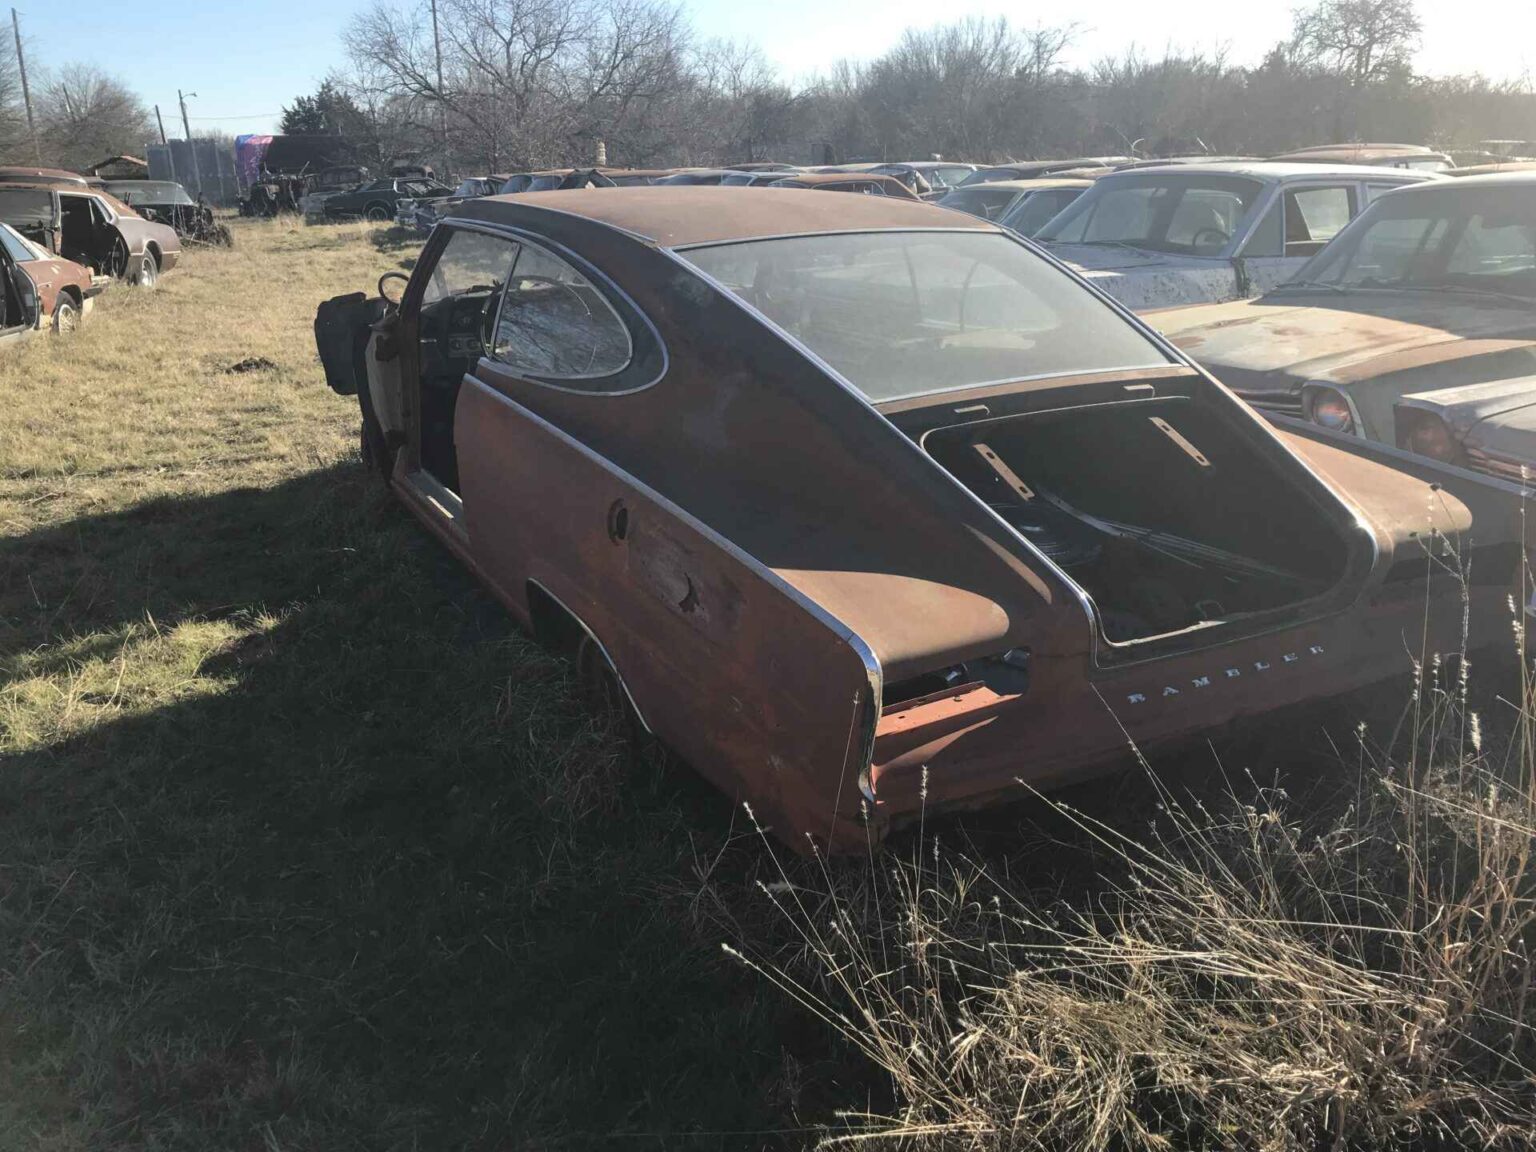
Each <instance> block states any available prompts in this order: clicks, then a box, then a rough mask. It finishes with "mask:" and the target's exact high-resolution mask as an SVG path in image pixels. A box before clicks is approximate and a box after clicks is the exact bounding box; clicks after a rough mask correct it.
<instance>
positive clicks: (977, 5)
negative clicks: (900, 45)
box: [20, 0, 1536, 135]
mask: <svg viewBox="0 0 1536 1152" xmlns="http://www.w3.org/2000/svg"><path fill="white" fill-rule="evenodd" d="M1298 2H1299V0H1298ZM362 3H363V0H341V2H334V0H310V2H305V0H264V2H263V3H260V4H252V3H249V0H240V2H236V0H199V2H198V3H196V4H195V5H192V6H188V5H184V4H170V5H165V6H162V7H159V8H157V7H156V6H154V5H144V4H125V3H122V2H121V0H114V2H113V3H110V4H108V3H100V2H97V0H84V2H81V0H76V2H74V3H69V4H48V5H42V4H38V5H36V6H35V7H22V8H20V11H21V21H22V32H23V34H24V36H25V38H26V43H27V52H28V63H29V65H30V66H31V67H32V68H33V69H34V70H37V69H41V68H45V67H47V66H48V65H50V64H62V63H66V62H69V61H76V60H79V61H85V62H89V63H93V64H97V65H100V66H101V67H103V68H105V69H107V70H108V71H111V72H114V73H116V74H117V75H119V76H121V77H122V78H123V79H124V80H125V81H127V82H128V83H129V84H130V85H132V86H134V87H135V88H137V89H138V91H139V93H140V94H141V95H142V96H143V97H144V99H145V100H146V101H148V102H149V103H151V104H159V105H160V110H161V112H162V113H163V114H164V116H165V121H166V131H167V132H168V133H170V134H171V135H179V134H180V131H181V129H180V121H179V113H178V111H177V108H176V90H177V89H178V88H180V89H182V90H183V91H186V92H196V93H197V96H196V97H195V98H190V99H189V100H188V101H187V110H188V112H189V113H190V115H191V116H192V127H193V130H194V131H197V130H200V129H209V128H219V129H223V130H225V131H228V132H233V133H240V132H262V131H271V130H272V129H273V128H274V126H275V125H276V122H277V116H278V113H279V110H280V109H281V108H282V106H283V105H284V104H287V103H290V102H291V101H292V100H293V98H294V97H295V96H296V95H299V94H301V93H305V92H309V91H312V90H313V89H314V87H315V85H316V84H317V83H318V82H319V81H320V79H321V78H322V77H323V76H324V75H325V73H326V72H327V71H328V70H329V69H330V68H331V67H333V66H334V65H336V64H339V63H340V62H341V58H342V52H341V43H340V33H341V29H342V27H343V26H344V25H345V24H346V22H347V19H348V17H349V16H350V15H351V14H352V13H353V12H354V11H356V10H357V9H358V8H359V7H360V6H361V5H362ZM684 6H685V7H686V8H687V9H688V11H689V13H690V15H691V17H692V20H693V24H694V27H695V29H696V30H697V31H698V33H699V34H700V35H702V36H706V37H711V36H721V37H731V38H734V39H738V40H756V41H757V42H758V43H759V44H760V45H761V46H762V48H763V50H764V51H765V52H766V53H767V54H768V56H769V58H770V59H771V60H773V61H774V62H775V63H777V64H778V65H779V66H780V67H781V68H783V69H784V71H785V72H786V73H787V74H789V75H792V76H797V77H803V76H808V75H812V74H814V73H816V72H817V71H821V70H824V69H825V68H826V67H827V66H828V65H829V64H831V63H832V62H833V61H835V60H837V59H838V58H840V57H843V56H852V57H866V56H872V55H875V54H878V53H879V52H880V51H881V50H882V49H884V48H886V47H888V46H889V45H890V44H891V43H892V41H894V40H895V39H896V37H897V36H899V35H900V33H901V30H902V29H903V28H904V27H907V26H909V25H916V26H927V25H930V24H933V23H935V22H936V21H940V20H950V19H955V18H958V17H960V16H962V15H966V14H968V13H973V12H974V13H978V14H982V15H999V14H1006V15H1007V16H1009V18H1010V19H1012V20H1014V21H1016V22H1022V23H1025V24H1033V23H1035V22H1036V19H1037V18H1038V19H1042V20H1044V21H1046V22H1050V21H1051V17H1052V15H1053V13H1054V12H1062V13H1071V14H1072V18H1073V19H1075V20H1076V22H1077V23H1078V24H1079V26H1080V27H1079V30H1078V33H1077V36H1076V39H1075V42H1074V45H1073V47H1072V49H1071V51H1070V58H1069V62H1071V63H1082V64H1086V63H1088V62H1090V61H1092V60H1093V59H1095V58H1097V57H1098V56H1101V55H1104V54H1106V53H1113V52H1119V51H1122V50H1123V49H1125V48H1126V47H1128V46H1129V45H1131V44H1135V45H1137V46H1138V47H1140V48H1141V49H1143V50H1144V51H1149V52H1161V51H1162V49H1163V48H1164V47H1165V46H1167V45H1169V44H1172V45H1174V46H1178V47H1184V48H1200V49H1203V50H1206V51H1210V50H1213V49H1220V48H1225V49H1226V50H1227V51H1228V54H1229V56H1230V57H1231V58H1232V59H1234V60H1237V61H1242V62H1246V61H1250V60H1254V59H1257V58H1258V56H1259V55H1261V54H1262V53H1263V51H1264V49H1265V48H1266V47H1268V45H1270V44H1271V43H1273V42H1274V41H1275V40H1277V39H1280V38H1281V37H1282V36H1284V35H1285V33H1286V31H1287V29H1288V28H1289V26H1290V19H1291V16H1290V12H1291V8H1292V7H1293V3H1292V0H1278V2H1277V0H1180V2H1179V3H1177V4H1172V5H1162V4H1149V3H1146V0H1093V2H1091V3H1088V4H1084V5H1080V6H1079V5H1057V6H1052V5H1041V6H1038V7H1031V8H1023V7H1022V6H1020V5H1018V4H1009V3H1006V2H998V0H960V3H957V4H947V5H943V6H935V5H934V4H933V3H932V0H777V2H775V3H746V2H742V0H684ZM1419 11H1420V14H1421V16H1422V18H1423V20H1424V25H1425V35H1424V49H1423V51H1422V52H1421V54H1420V56H1419V66H1420V68H1421V69H1422V70H1423V71H1426V72H1430V73H1447V72H1463V71H1473V70H1479V69H1480V70H1482V71H1483V72H1484V73H1486V74H1488V75H1491V76H1499V77H1513V76H1520V75H1523V74H1526V73H1527V72H1529V73H1531V74H1536V3H1532V2H1531V0H1521V2H1518V3H1501V2H1498V0H1464V2H1460V3H1458V2H1456V0H1420V4H1419ZM1238 13H1241V15H1242V20H1241V22H1238V21H1235V20H1234V19H1233V17H1234V15H1235V14H1238ZM82 32H84V33H85V36H83V37H82ZM173 121H174V122H175V124H174V126H173Z"/></svg>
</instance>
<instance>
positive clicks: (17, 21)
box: [11, 8, 43, 164]
mask: <svg viewBox="0 0 1536 1152" xmlns="http://www.w3.org/2000/svg"><path fill="white" fill-rule="evenodd" d="M11 29H12V31H14V32H15V33H16V67H17V68H18V69H19V70H20V72H21V98H22V100H23V101H25V102H26V105H27V131H28V132H29V133H31V135H32V151H33V153H34V154H35V155H36V156H37V162H38V163H39V164H41V163H42V162H43V146H42V145H41V144H39V143H38V142H37V123H36V121H34V120H33V119H32V89H30V88H28V87H27V58H26V56H25V54H24V53H23V52H22V50H21V17H19V16H17V15H16V9H14V8H12V9H11Z"/></svg>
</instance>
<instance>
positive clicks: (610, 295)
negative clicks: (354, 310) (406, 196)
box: [400, 219, 670, 398]
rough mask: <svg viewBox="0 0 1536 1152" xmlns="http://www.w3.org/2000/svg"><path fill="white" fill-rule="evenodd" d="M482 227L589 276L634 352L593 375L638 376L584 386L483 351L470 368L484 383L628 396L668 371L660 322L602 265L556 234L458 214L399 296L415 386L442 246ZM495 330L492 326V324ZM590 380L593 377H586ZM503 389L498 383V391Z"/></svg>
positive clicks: (437, 237)
mask: <svg viewBox="0 0 1536 1152" xmlns="http://www.w3.org/2000/svg"><path fill="white" fill-rule="evenodd" d="M463 231H469V232H483V233H485V234H486V235H489V236H494V237H496V238H498V239H501V240H506V241H509V242H510V243H512V244H516V245H524V246H526V247H530V248H537V249H542V250H543V251H544V252H545V253H546V254H547V255H550V256H553V257H554V258H555V259H557V260H562V261H564V262H565V263H566V264H569V265H570V266H571V267H572V268H574V269H575V270H576V271H578V272H580V273H581V274H582V275H583V276H584V277H586V279H587V282H588V283H589V284H591V285H592V287H593V289H594V290H595V291H596V292H597V293H598V294H599V295H600V296H601V297H602V298H603V300H604V301H605V302H606V303H607V305H608V307H609V308H610V309H612V311H613V313H614V315H616V316H617V317H618V319H619V322H620V323H621V324H622V325H624V327H625V329H626V330H627V332H628V334H629V343H630V354H629V360H628V362H627V363H626V364H625V365H624V367H623V368H621V369H619V371H617V372H615V373H612V374H610V375H608V376H603V377H594V378H593V379H602V380H615V379H618V378H622V377H624V376H626V375H629V376H633V377H634V378H635V380H634V382H632V383H631V382H626V383H625V386H624V387H621V388H608V389H598V388H582V387H575V386H573V382H572V381H561V380H560V379H558V378H547V379H546V378H544V377H539V376H533V375H531V374H529V373H525V372H522V371H520V370H518V368H517V367H516V365H513V364H508V363H506V362H505V361H503V360H498V359H496V358H495V357H494V356H492V355H490V353H489V351H486V352H485V353H483V354H482V355H481V356H480V357H479V359H478V360H477V361H476V367H475V369H474V370H473V371H472V375H474V376H475V378H476V379H477V380H479V381H480V382H481V383H482V384H486V385H489V386H491V387H493V388H498V381H499V380H505V379H510V380H517V381H521V382H524V383H527V384H529V385H532V386H535V387H539V388H548V389H550V390H551V391H554V392H564V393H567V394H569V395H573V396H592V397H598V398H601V397H609V396H629V395H632V394H634V393H636V392H642V391H644V390H645V389H647V388H652V387H654V386H655V385H657V384H658V383H660V382H661V380H662V379H663V378H664V377H665V376H666V374H667V368H668V366H669V363H670V359H669V356H668V353H667V346H666V344H665V342H664V341H663V340H662V338H661V333H660V332H659V331H658V330H657V328H656V325H655V324H653V323H652V322H651V319H650V317H649V316H647V315H646V314H645V311H644V309H642V308H641V307H640V306H639V305H638V304H637V303H636V302H635V301H634V299H633V298H632V297H631V296H630V295H629V293H627V292H625V291H624V289H622V288H620V287H619V286H618V285H617V284H615V283H614V282H613V280H612V279H610V278H609V277H608V276H607V275H605V274H604V273H603V272H602V271H601V270H599V269H598V268H597V267H596V266H595V265H593V264H592V262H591V261H589V260H587V259H585V258H584V257H583V256H581V255H580V254H579V253H576V252H573V251H572V250H571V249H569V248H567V247H566V246H565V245H564V244H561V243H560V242H559V241H557V240H553V239H551V238H550V237H548V236H544V235H542V234H540V233H537V232H534V231H531V230H529V229H526V228H519V227H516V226H513V225H506V224H488V223H485V222H483V221H479V220H464V219H455V220H452V221H450V222H445V223H444V224H442V225H439V227H438V228H437V230H436V231H435V232H434V233H433V236H432V238H431V239H430V240H429V241H428V242H427V247H426V248H425V249H424V250H423V251H422V256H421V260H420V262H419V263H418V264H417V266H416V269H415V271H414V272H413V273H412V276H411V282H410V283H409V284H408V285H407V286H406V290H405V292H404V294H403V295H402V297H401V301H400V308H401V312H402V314H405V313H407V312H408V313H409V315H410V316H411V318H412V321H411V324H412V331H411V332H410V333H409V340H407V339H406V336H407V333H405V332H403V331H402V332H401V343H402V347H410V348H411V350H412V351H411V355H412V357H413V362H412V363H410V364H408V365H405V366H404V367H406V368H407V369H408V371H409V373H410V375H409V379H410V380H411V381H413V386H414V387H417V388H419V387H420V380H421V364H420V361H419V359H418V358H416V353H415V345H414V341H415V340H417V339H419V331H417V324H418V320H417V319H416V318H417V317H419V315H420V311H421V303H422V298H423V297H424V296H425V294H426V290H427V285H428V284H429V283H430V282H431V278H432V273H433V272H434V271H435V270H436V268H437V264H438V261H439V260H440V259H441V258H442V255H443V251H444V249H446V248H447V246H448V242H449V241H450V240H451V239H452V237H453V234H454V233H455V232H463ZM505 302H506V292H505V288H503V291H502V296H501V299H500V300H499V301H498V302H497V305H496V318H495V325H496V326H498V327H499V326H500V323H501V309H502V306H503V305H504V304H505ZM493 330H494V329H493ZM587 382H590V381H587ZM500 390H503V389H500V388H498V391H500Z"/></svg>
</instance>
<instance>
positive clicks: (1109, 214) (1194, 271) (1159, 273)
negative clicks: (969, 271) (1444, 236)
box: [1035, 162, 1431, 312]
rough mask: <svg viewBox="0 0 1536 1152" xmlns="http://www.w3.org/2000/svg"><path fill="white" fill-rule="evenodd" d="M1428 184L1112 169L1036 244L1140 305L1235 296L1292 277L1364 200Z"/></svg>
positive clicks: (1311, 174) (1305, 172)
mask: <svg viewBox="0 0 1536 1152" xmlns="http://www.w3.org/2000/svg"><path fill="white" fill-rule="evenodd" d="M1428 179H1431V177H1430V175H1429V174H1427V173H1419V172H1406V171H1395V170H1390V169H1379V168H1345V167H1327V166H1324V165H1314V164H1272V163H1267V162H1255V163H1243V164H1181V165H1174V166H1170V167H1166V168H1141V169H1133V170H1131V171H1128V172H1111V173H1109V174H1108V175H1107V176H1101V177H1100V178H1099V179H1098V180H1096V181H1095V182H1094V186H1093V187H1092V188H1090V189H1089V190H1088V191H1087V192H1084V193H1083V194H1082V195H1081V196H1080V197H1078V199H1077V200H1076V201H1074V202H1073V203H1072V205H1071V206H1070V207H1069V208H1067V209H1066V210H1065V211H1064V212H1062V213H1061V215H1060V216H1057V217H1056V218H1055V219H1054V220H1052V221H1051V222H1050V223H1049V224H1047V225H1045V227H1043V228H1041V229H1040V230H1039V231H1038V232H1036V233H1035V239H1036V240H1038V241H1040V242H1041V243H1043V244H1045V245H1046V246H1047V247H1048V248H1049V249H1050V250H1051V253H1052V255H1054V256H1056V257H1057V258H1058V259H1061V260H1065V261H1066V262H1067V263H1068V264H1071V265H1072V266H1073V267H1074V268H1076V269H1078V270H1079V271H1081V272H1083V273H1084V274H1085V275H1087V277H1088V278H1089V279H1090V280H1092V281H1093V283H1094V284H1095V285H1097V286H1098V287H1099V288H1101V289H1103V290H1104V291H1105V292H1108V293H1109V294H1110V295H1111V296H1113V297H1114V298H1115V299H1116V300H1119V301H1120V302H1121V303H1122V304H1124V305H1126V306H1127V307H1128V308H1131V309H1133V310H1135V311H1138V312H1139V311H1143V310H1145V309H1149V308H1167V307H1172V306H1174V305H1177V304H1209V303H1216V302H1218V301H1222V300H1241V299H1243V298H1245V297H1248V296H1257V295H1259V294H1260V293H1262V292H1264V291H1267V290H1268V289H1270V288H1273V287H1274V286H1275V285H1276V284H1279V283H1281V282H1282V281H1284V280H1288V279H1290V278H1291V276H1292V275H1293V274H1294V273H1295V272H1296V270H1297V269H1298V268H1300V267H1301V265H1302V264H1304V263H1306V261H1307V258H1308V257H1310V256H1312V255H1314V254H1315V253H1316V252H1317V251H1318V250H1319V249H1321V248H1322V246H1323V244H1324V243H1325V242H1326V241H1328V240H1330V239H1332V238H1333V236H1334V235H1335V234H1336V233H1337V232H1338V231H1339V229H1341V228H1343V227H1344V225H1345V224H1348V223H1349V221H1350V220H1351V219H1353V218H1354V216H1355V215H1356V214H1358V213H1359V211H1360V210H1361V209H1362V208H1363V207H1365V205H1366V204H1367V203H1369V201H1370V199H1371V197H1373V196H1375V195H1377V194H1378V193H1381V192H1385V191H1388V190H1390V189H1392V188H1396V187H1398V186H1400V185H1402V184H1408V183H1413V182H1415V181H1419V180H1428Z"/></svg>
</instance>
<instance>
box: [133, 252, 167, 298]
mask: <svg viewBox="0 0 1536 1152" xmlns="http://www.w3.org/2000/svg"><path fill="white" fill-rule="evenodd" d="M130 279H132V281H133V282H134V283H135V284H137V285H138V286H139V287H140V288H143V289H144V290H145V291H149V290H151V289H153V288H154V287H155V285H157V284H158V283H160V263H159V261H157V260H156V259H155V256H154V253H152V252H145V253H144V255H142V256H140V257H139V258H138V259H137V261H136V262H135V264H134V273H133V276H132V277H130Z"/></svg>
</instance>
